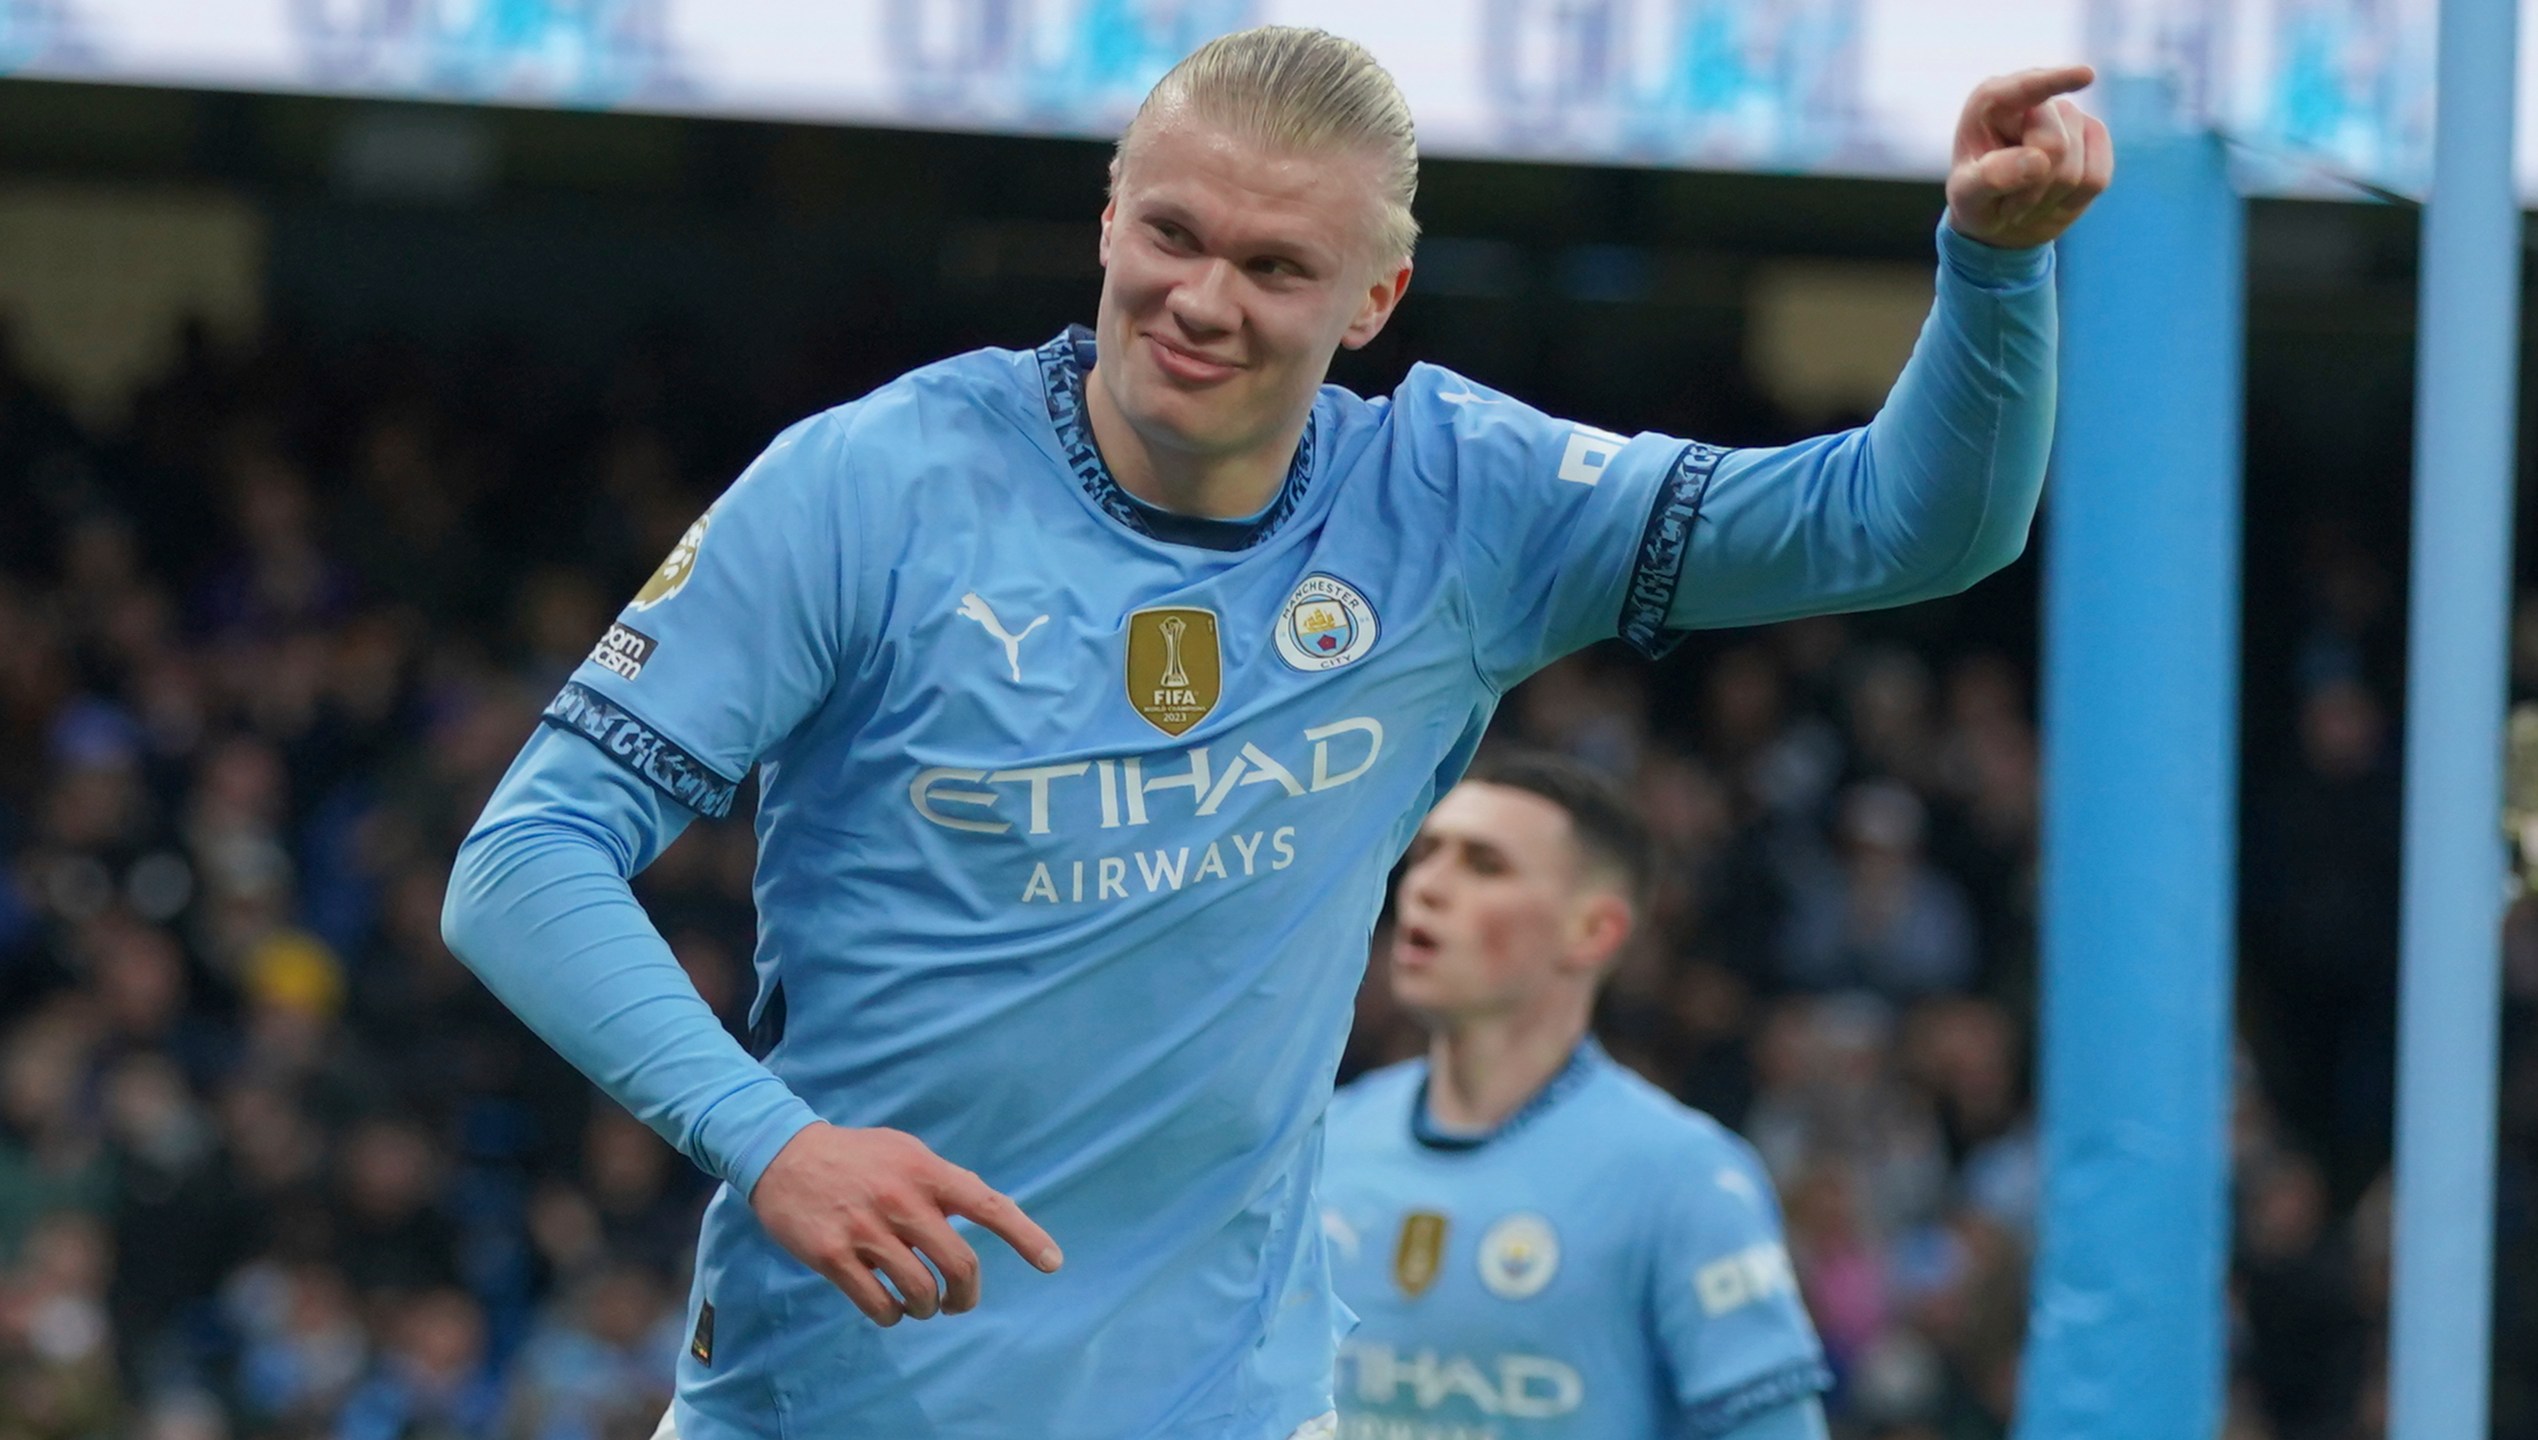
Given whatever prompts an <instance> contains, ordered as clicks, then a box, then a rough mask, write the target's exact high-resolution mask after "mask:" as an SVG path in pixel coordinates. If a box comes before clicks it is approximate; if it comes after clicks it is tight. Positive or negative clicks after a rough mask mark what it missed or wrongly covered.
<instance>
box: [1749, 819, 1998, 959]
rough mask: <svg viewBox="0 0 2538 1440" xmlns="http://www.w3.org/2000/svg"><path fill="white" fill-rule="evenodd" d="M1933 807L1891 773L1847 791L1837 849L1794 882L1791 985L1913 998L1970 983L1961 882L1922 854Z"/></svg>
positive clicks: (1968, 929)
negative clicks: (1835, 854)
mask: <svg viewBox="0 0 2538 1440" xmlns="http://www.w3.org/2000/svg"><path fill="white" fill-rule="evenodd" d="M1927 814H1928V811H1927V809H1926V808H1925V807H1924V806H1923V804H1922V803H1921V800H1920V798H1919V797H1918V796H1916V795H1915V794H1914V793H1913V792H1912V791H1911V790H1909V789H1906V788H1905V787H1904V786H1902V785H1901V784H1898V783H1896V782H1894V781H1891V780H1880V781H1870V782H1868V783H1865V784H1861V785H1855V786H1853V787H1852V788H1851V789H1849V790H1847V791H1845V792H1844V793H1843V796H1842V803H1841V811H1840V820H1839V822H1838V830H1837V832H1836V833H1837V836H1838V840H1837V844H1838V846H1839V858H1838V859H1826V858H1821V857H1818V858H1812V859H1810V860H1808V861H1807V862H1805V863H1804V864H1803V866H1802V868H1800V869H1799V871H1798V875H1797V878H1796V879H1795V881H1794V882H1793V884H1792V886H1791V889H1792V891H1793V895H1792V898H1791V902H1790V913H1789V920H1788V924H1787V927H1786V929H1785V930H1784V932H1783V936H1782V941H1781V954H1782V965H1783V975H1784V977H1785V979H1786V980H1787V982H1788V983H1789V984H1791V985H1794V986H1797V987H1799V988H1802V989H1808V990H1834V989H1842V988H1847V987H1852V986H1857V987H1861V988H1864V989H1868V990H1873V991H1875V992H1877V993H1879V994H1881V995H1884V996H1886V997H1888V998H1889V999H1893V1000H1908V999H1911V998H1912V997H1915V996H1919V995H1929V994H1936V993H1942V992H1948V991H1955V990H1962V989H1964V988H1965V987H1966V986H1967V985H1969V984H1971V983H1972V982H1973V980H1974V977H1975V936H1974V917H1973V914H1972V912H1971V911H1970V910H1969V909H1968V908H1967V906H1966V901H1965V894H1964V891H1963V890H1962V889H1961V888H1960V887H1959V886H1958V885H1957V884H1956V883H1955V882H1954V881H1952V880H1950V879H1949V878H1948V877H1947V876H1945V875H1943V874H1941V873H1940V872H1939V871H1938V869H1937V868H1936V867H1934V866H1932V865H1931V864H1929V863H1928V861H1927V860H1926V859H1925V858H1924V856H1923V853H1922V845H1923V840H1924V835H1925V829H1926V826H1927Z"/></svg>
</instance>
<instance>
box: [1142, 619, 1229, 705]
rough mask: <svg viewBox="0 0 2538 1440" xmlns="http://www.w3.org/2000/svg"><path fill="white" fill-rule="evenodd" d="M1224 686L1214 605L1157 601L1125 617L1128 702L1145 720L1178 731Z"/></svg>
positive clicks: (1213, 701) (1213, 699) (1214, 703)
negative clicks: (1158, 603)
mask: <svg viewBox="0 0 2538 1440" xmlns="http://www.w3.org/2000/svg"><path fill="white" fill-rule="evenodd" d="M1224 688H1225V670H1224V660H1223V657H1222V655H1221V654H1220V653H1219V652H1218V650H1217V648H1216V612H1215V611H1213V610H1201V609H1198V608H1197V607H1195V606H1186V605H1175V606H1158V607H1156V608H1154V609H1151V610H1139V611H1137V612H1135V613H1134V614H1132V615H1130V616H1129V617H1128V703H1129V704H1131V705H1133V706H1135V707H1137V713H1138V714H1140V715H1143V716H1145V717H1146V723H1148V724H1150V725H1152V726H1154V728H1156V729H1157V730H1160V731H1162V732H1163V733H1164V734H1166V735H1179V734H1182V733H1183V732H1185V731H1187V730H1188V729H1189V728H1190V727H1191V726H1193V725H1196V724H1197V723H1199V722H1200V721H1201V720H1204V719H1206V718H1207V712H1208V711H1210V710H1213V709H1215V708H1216V699H1217V696H1218V695H1220V694H1222V693H1223V691H1224Z"/></svg>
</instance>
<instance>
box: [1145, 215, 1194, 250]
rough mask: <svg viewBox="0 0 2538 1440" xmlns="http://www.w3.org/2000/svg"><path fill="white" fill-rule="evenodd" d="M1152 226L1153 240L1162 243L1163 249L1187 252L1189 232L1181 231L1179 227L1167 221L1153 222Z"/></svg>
mask: <svg viewBox="0 0 2538 1440" xmlns="http://www.w3.org/2000/svg"><path fill="white" fill-rule="evenodd" d="M1153 224H1154V238H1156V239H1157V240H1160V241H1162V242H1163V246H1164V248H1165V249H1167V250H1187V249H1189V248H1190V232H1189V231H1187V230H1184V229H1182V228H1181V227H1180V226H1178V225H1175V224H1173V223H1172V222H1171V221H1169V220H1157V221H1155V222H1153Z"/></svg>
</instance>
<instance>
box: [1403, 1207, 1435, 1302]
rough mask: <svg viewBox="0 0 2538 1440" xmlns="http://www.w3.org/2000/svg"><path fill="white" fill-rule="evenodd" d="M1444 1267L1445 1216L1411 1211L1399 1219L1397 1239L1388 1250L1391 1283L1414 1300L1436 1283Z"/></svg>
mask: <svg viewBox="0 0 2538 1440" xmlns="http://www.w3.org/2000/svg"><path fill="white" fill-rule="evenodd" d="M1444 1264H1445V1217H1444V1216H1442V1215H1440V1214H1438V1213H1437V1212H1435V1211H1433V1210H1413V1211H1411V1212H1410V1213H1409V1214H1407V1215H1404V1216H1402V1217H1401V1238H1400V1240H1398V1241H1397V1242H1395V1243H1394V1245H1393V1247H1392V1283H1393V1284H1395V1285H1398V1286H1400V1287H1401V1293H1402V1294H1404V1295H1407V1296H1409V1297H1410V1298H1411V1299H1413V1300H1416V1299H1418V1298H1419V1297H1420V1296H1421V1295H1424V1294H1426V1293H1427V1290H1428V1287H1429V1286H1431V1285H1434V1284H1435V1283H1436V1277H1437V1273H1438V1272H1439V1271H1440V1270H1442V1269H1443V1268H1444Z"/></svg>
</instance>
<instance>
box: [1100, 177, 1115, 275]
mask: <svg viewBox="0 0 2538 1440" xmlns="http://www.w3.org/2000/svg"><path fill="white" fill-rule="evenodd" d="M1110 168H1111V176H1112V183H1113V184H1114V185H1115V184H1117V183H1118V172H1119V162H1118V161H1116V160H1113V161H1112V162H1110ZM1118 218H1119V198H1118V197H1117V196H1113V197H1111V199H1110V201H1109V203H1107V204H1105V205H1103V206H1102V240H1101V261H1102V268H1103V269H1105V270H1107V269H1109V268H1110V227H1111V223H1112V222H1113V221H1115V220H1117V219H1118Z"/></svg>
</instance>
